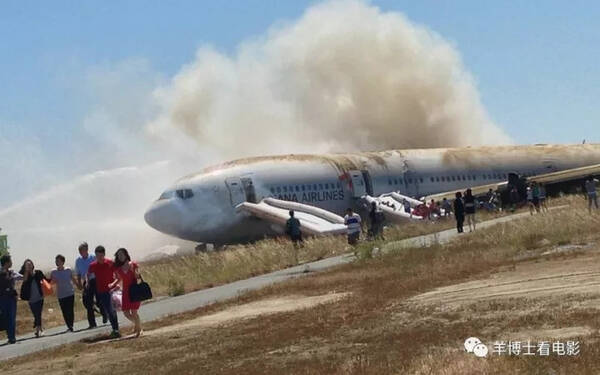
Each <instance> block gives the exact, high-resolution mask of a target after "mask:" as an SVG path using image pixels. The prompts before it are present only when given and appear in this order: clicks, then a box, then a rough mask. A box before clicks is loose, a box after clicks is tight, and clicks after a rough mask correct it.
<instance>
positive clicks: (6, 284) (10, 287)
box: [0, 254, 23, 344]
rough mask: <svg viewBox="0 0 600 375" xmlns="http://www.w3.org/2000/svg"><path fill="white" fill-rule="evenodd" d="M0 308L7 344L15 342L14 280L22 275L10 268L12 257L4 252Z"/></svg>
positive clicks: (0, 278) (0, 261)
mask: <svg viewBox="0 0 600 375" xmlns="http://www.w3.org/2000/svg"><path fill="white" fill-rule="evenodd" d="M0 265H1V266H2V268H0V310H2V315H3V316H2V319H4V321H5V324H6V336H7V338H8V343H9V344H14V343H16V342H17V338H16V336H15V334H16V327H17V291H16V289H15V281H17V280H22V279H23V276H22V275H21V274H19V273H16V272H15V271H13V270H12V269H11V267H12V259H11V257H10V255H8V254H5V255H3V256H2V257H1V258H0Z"/></svg>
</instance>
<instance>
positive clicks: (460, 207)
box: [454, 191, 465, 233]
mask: <svg viewBox="0 0 600 375" xmlns="http://www.w3.org/2000/svg"><path fill="white" fill-rule="evenodd" d="M454 218H455V219H456V230H457V231H458V233H462V232H463V223H464V222H465V205H464V204H463V201H462V194H461V192H460V191H459V192H457V193H456V199H454Z"/></svg>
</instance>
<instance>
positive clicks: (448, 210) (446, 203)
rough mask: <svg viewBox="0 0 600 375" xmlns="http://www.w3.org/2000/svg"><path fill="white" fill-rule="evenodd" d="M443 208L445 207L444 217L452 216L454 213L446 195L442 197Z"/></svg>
mask: <svg viewBox="0 0 600 375" xmlns="http://www.w3.org/2000/svg"><path fill="white" fill-rule="evenodd" d="M442 208H443V209H444V217H448V216H450V213H452V204H450V201H449V200H448V199H446V198H445V197H444V199H442Z"/></svg>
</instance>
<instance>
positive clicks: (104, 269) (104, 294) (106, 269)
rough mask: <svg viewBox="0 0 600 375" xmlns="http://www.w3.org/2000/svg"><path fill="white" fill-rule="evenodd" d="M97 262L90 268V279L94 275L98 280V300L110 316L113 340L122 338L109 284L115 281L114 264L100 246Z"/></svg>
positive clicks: (97, 249) (98, 247)
mask: <svg viewBox="0 0 600 375" xmlns="http://www.w3.org/2000/svg"><path fill="white" fill-rule="evenodd" d="M95 253H96V260H95V261H93V262H92V263H91V264H90V267H89V268H88V278H89V276H90V275H91V274H93V275H94V276H95V278H96V293H97V294H96V298H97V299H98V302H99V303H100V305H101V306H102V308H103V309H104V311H105V312H106V314H107V315H108V319H109V320H110V325H111V326H112V329H113V330H112V332H111V334H110V337H111V338H118V337H121V334H120V333H119V321H118V320H117V312H116V311H115V309H114V308H113V306H112V301H111V298H110V287H109V284H110V283H112V282H113V281H114V279H115V277H114V275H115V272H114V268H113V262H112V260H110V259H106V258H105V257H104V256H105V255H106V249H104V246H102V245H100V246H97V247H96V250H95Z"/></svg>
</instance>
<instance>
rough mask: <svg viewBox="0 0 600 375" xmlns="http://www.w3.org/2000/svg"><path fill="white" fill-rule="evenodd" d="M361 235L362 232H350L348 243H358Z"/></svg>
mask: <svg viewBox="0 0 600 375" xmlns="http://www.w3.org/2000/svg"><path fill="white" fill-rule="evenodd" d="M359 237H360V232H354V233H348V244H349V245H356V243H357V242H358V238H359Z"/></svg>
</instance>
